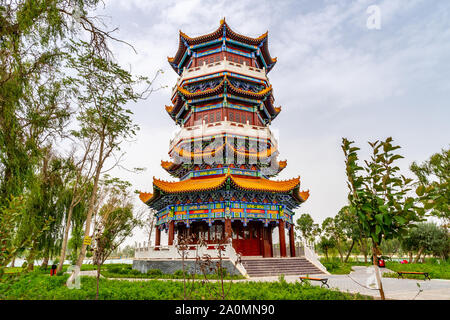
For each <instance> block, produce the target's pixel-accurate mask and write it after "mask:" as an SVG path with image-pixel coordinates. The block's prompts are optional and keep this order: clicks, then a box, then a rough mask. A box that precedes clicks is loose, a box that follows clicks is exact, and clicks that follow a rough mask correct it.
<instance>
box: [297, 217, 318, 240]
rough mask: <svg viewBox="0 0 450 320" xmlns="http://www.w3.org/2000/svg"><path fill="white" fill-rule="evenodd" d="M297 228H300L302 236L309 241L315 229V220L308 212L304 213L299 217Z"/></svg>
mask: <svg viewBox="0 0 450 320" xmlns="http://www.w3.org/2000/svg"><path fill="white" fill-rule="evenodd" d="M297 229H298V230H300V233H301V238H302V239H303V240H304V241H309V240H310V238H311V236H312V233H313V231H314V220H313V218H312V217H311V216H310V215H309V214H308V213H304V214H302V215H301V216H300V218H298V219H297Z"/></svg>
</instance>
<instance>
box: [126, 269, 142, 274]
mask: <svg viewBox="0 0 450 320" xmlns="http://www.w3.org/2000/svg"><path fill="white" fill-rule="evenodd" d="M129 274H132V275H134V276H138V275H141V274H142V272H140V271H139V270H135V269H133V270H130V272H129Z"/></svg>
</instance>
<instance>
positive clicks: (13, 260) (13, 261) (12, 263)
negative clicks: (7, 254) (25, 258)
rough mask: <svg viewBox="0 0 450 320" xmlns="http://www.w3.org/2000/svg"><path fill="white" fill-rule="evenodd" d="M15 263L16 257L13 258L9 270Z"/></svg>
mask: <svg viewBox="0 0 450 320" xmlns="http://www.w3.org/2000/svg"><path fill="white" fill-rule="evenodd" d="M15 262H16V257H14V258H13V259H12V261H11V268H14V263H15Z"/></svg>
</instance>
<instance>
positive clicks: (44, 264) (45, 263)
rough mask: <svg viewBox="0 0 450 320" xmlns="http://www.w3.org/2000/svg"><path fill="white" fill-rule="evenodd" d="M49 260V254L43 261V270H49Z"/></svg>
mask: <svg viewBox="0 0 450 320" xmlns="http://www.w3.org/2000/svg"><path fill="white" fill-rule="evenodd" d="M48 259H49V257H48V253H47V254H46V255H45V257H44V259H43V260H42V264H41V267H42V268H44V269H47V267H48Z"/></svg>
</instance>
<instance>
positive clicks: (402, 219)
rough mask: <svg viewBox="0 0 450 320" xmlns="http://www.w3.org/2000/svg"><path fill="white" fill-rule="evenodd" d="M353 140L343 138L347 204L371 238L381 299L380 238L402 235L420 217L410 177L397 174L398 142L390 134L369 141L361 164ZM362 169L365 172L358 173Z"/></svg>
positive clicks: (382, 295) (420, 218)
mask: <svg viewBox="0 0 450 320" xmlns="http://www.w3.org/2000/svg"><path fill="white" fill-rule="evenodd" d="M353 143H354V142H353V141H349V140H347V139H345V138H343V139H342V150H343V152H344V155H345V165H346V174H347V180H348V182H347V185H348V187H349V195H348V200H349V207H350V210H351V211H352V212H353V213H354V214H355V215H356V216H357V217H358V224H359V225H360V226H361V229H362V230H363V231H364V234H366V235H367V236H368V237H369V238H370V239H371V241H372V256H373V263H374V267H375V271H376V272H375V274H376V277H377V282H378V287H379V290H380V296H381V299H383V300H384V291H383V286H382V283H381V278H380V275H379V272H378V255H379V253H380V249H379V247H380V244H381V241H382V240H383V239H392V238H395V237H401V236H403V235H405V234H406V233H407V230H408V228H409V227H410V225H412V224H413V223H414V222H417V221H421V220H422V217H421V216H420V214H419V212H418V211H417V210H415V199H414V198H412V197H408V196H407V193H408V191H410V190H411V189H410V186H411V182H412V180H411V179H408V178H406V177H404V176H403V175H400V174H399V173H398V172H399V171H400V168H399V167H398V166H396V165H395V161H397V160H398V159H401V158H403V157H402V156H401V155H399V154H396V153H395V152H394V151H395V150H397V149H399V148H400V147H399V146H394V145H393V144H392V138H387V139H386V140H385V141H382V142H380V141H375V142H373V143H372V142H369V145H370V146H371V148H372V155H371V157H370V160H366V161H364V167H360V166H359V164H358V154H357V151H358V150H359V148H357V147H353V146H352V145H353ZM361 171H363V172H364V173H361Z"/></svg>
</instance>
